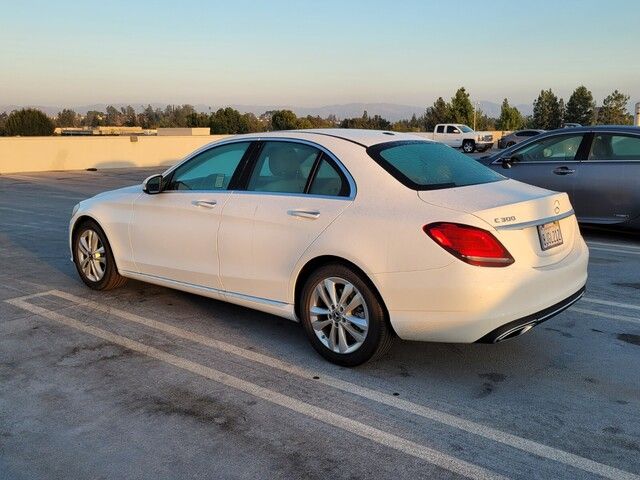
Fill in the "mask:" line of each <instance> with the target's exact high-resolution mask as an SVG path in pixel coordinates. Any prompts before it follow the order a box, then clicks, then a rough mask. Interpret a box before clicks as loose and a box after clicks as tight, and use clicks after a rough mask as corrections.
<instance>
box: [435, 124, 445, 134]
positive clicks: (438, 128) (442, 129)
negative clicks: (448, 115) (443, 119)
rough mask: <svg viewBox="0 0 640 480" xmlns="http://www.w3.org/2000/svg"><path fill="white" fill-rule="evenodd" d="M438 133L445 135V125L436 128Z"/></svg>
mask: <svg viewBox="0 0 640 480" xmlns="http://www.w3.org/2000/svg"><path fill="white" fill-rule="evenodd" d="M436 133H444V125H438V126H437V127H436Z"/></svg>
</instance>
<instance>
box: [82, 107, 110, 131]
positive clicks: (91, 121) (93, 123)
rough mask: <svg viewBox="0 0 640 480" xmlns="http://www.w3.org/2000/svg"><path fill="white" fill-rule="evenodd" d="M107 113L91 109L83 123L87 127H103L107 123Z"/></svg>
mask: <svg viewBox="0 0 640 480" xmlns="http://www.w3.org/2000/svg"><path fill="white" fill-rule="evenodd" d="M106 117H107V116H106V114H105V113H104V112H98V111H97V110H89V111H88V112H87V114H86V115H85V116H84V118H83V119H82V122H81V123H82V125H84V126H86V127H93V128H95V127H101V126H104V125H105V118H106Z"/></svg>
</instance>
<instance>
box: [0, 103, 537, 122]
mask: <svg viewBox="0 0 640 480" xmlns="http://www.w3.org/2000/svg"><path fill="white" fill-rule="evenodd" d="M107 105H113V106H114V107H116V108H121V107H126V106H127V105H131V106H132V107H134V108H135V109H136V111H138V112H140V111H142V110H143V109H144V108H145V107H146V106H147V104H141V103H135V104H134V103H111V104H108V103H96V104H93V105H72V106H63V107H60V106H43V105H0V112H11V111H12V110H16V109H19V108H23V107H33V108H37V109H39V110H42V111H43V112H45V113H46V114H47V115H51V116H55V115H57V114H58V112H59V111H60V110H62V109H63V108H72V109H73V110H75V111H76V112H78V113H80V114H83V115H84V114H85V113H87V112H88V111H89V110H97V111H99V112H104V111H105V110H106V108H107ZM166 105H167V104H166V103H151V106H152V107H153V108H158V107H159V108H164V107H165V106H166ZM479 105H480V109H481V110H482V111H483V112H484V113H485V114H486V115H488V116H489V117H496V118H497V117H498V116H500V104H499V103H495V102H489V101H481V102H479ZM227 106H229V107H233V108H235V109H236V110H238V111H240V112H242V113H245V112H249V113H253V114H255V115H260V114H262V113H264V112H266V111H268V110H281V109H285V108H286V109H289V110H292V111H294V112H295V113H296V115H298V116H301V117H304V116H307V115H314V116H315V115H320V116H321V117H327V116H329V115H335V116H336V117H337V118H338V119H343V118H351V117H359V116H361V115H362V113H363V112H364V111H365V110H366V111H367V114H368V115H370V116H371V115H380V116H381V117H383V118H386V119H387V120H389V121H392V122H395V121H397V120H402V119H405V118H411V116H412V115H414V114H415V115H418V116H419V115H422V114H423V113H424V111H425V108H426V107H427V106H424V107H417V106H412V105H401V104H396V103H345V104H339V105H325V106H322V107H296V106H293V105H211V106H209V105H204V104H197V105H194V108H195V109H196V110H197V111H199V112H208V111H209V109H211V110H214V111H215V110H217V109H218V108H221V107H227ZM516 107H517V108H518V110H520V113H522V114H523V115H531V113H532V111H533V108H532V106H531V105H527V104H520V105H516Z"/></svg>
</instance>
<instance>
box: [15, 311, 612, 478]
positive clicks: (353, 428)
mask: <svg viewBox="0 0 640 480" xmlns="http://www.w3.org/2000/svg"><path fill="white" fill-rule="evenodd" d="M6 302H8V303H10V304H12V305H14V306H16V307H19V308H22V309H24V310H27V311H29V312H31V313H33V314H36V315H39V316H41V317H44V318H47V319H49V320H52V321H54V322H57V323H60V324H62V325H65V326H67V327H71V328H74V329H76V330H79V331H81V332H83V333H87V334H89V335H93V336H94V337H98V338H101V339H103V340H106V341H108V342H111V343H113V344H116V345H120V346H122V347H124V348H127V349H129V350H132V351H134V352H138V353H141V354H143V355H147V356H149V357H151V358H155V359H156V360H160V361H161V362H164V363H167V364H170V365H173V366H175V367H178V368H181V369H183V370H186V371H188V372H191V373H195V374H196V375H200V376H202V377H205V378H208V379H209V380H213V381H214V382H217V383H220V384H222V385H226V386H227V387H230V388H233V389H236V390H240V391H242V392H245V393H248V394H249V395H253V396H255V397H257V398H260V399H262V400H265V401H267V402H271V403H273V404H275V405H279V406H281V407H284V408H287V409H289V410H292V411H294V412H297V413H300V414H302V415H305V416H307V417H310V418H313V419H315V420H318V421H321V422H323V423H326V424H328V425H331V426H334V427H336V428H339V429H341V430H344V431H346V432H349V433H353V434H355V435H358V436H360V437H362V438H366V439H368V440H371V441H373V442H375V443H378V444H380V445H383V446H385V447H388V448H392V449H394V450H397V451H399V452H402V453H406V454H408V455H411V456H413V457H416V458H419V459H421V460H424V461H427V462H429V463H431V464H433V465H436V466H438V467H440V468H443V469H446V470H449V471H451V472H454V473H457V474H459V475H462V476H465V477H468V478H472V479H506V477H503V476H502V475H499V474H497V473H494V472H491V471H489V470H487V469H485V468H482V467H479V466H477V465H473V464H471V463H468V462H465V461H464V460H460V459H458V458H455V457H451V456H449V455H447V454H445V453H442V452H439V451H437V450H434V449H431V448H429V447H426V446H424V445H421V444H418V443H415V442H412V441H410V440H407V439H405V438H402V437H399V436H397V435H393V434H391V433H388V432H385V431H383V430H379V429H377V428H375V427H372V426H370V425H367V424H364V423H361V422H358V421H356V420H352V419H350V418H347V417H343V416H342V415H338V414H336V413H333V412H330V411H328V410H325V409H323V408H320V407H317V406H315V405H311V404H309V403H305V402H302V401H300V400H297V399H295V398H292V397H288V396H287V395H284V394H282V393H279V392H275V391H273V390H269V389H267V388H264V387H261V386H259V385H256V384H254V383H251V382H247V381H246V380H242V379H240V378H237V377H234V376H232V375H228V374H226V373H223V372H220V371H218V370H215V369H213V368H210V367H207V366H205V365H201V364H199V363H196V362H192V361H190V360H187V359H186V358H182V357H178V356H176V355H172V354H170V353H167V352H164V351H162V350H159V349H157V348H154V347H151V346H149V345H145V344H144V343H140V342H137V341H135V340H132V339H130V338H127V337H123V336H120V335H116V334H114V333H112V332H109V331H107V330H102V329H100V328H97V327H93V326H91V325H87V324H85V323H83V322H79V321H78V320H75V319H73V318H70V317H67V316H65V315H62V314H60V313H58V312H55V311H52V310H47V309H45V308H41V307H38V306H36V305H32V304H30V303H28V302H26V301H24V300H21V299H11V300H6ZM619 478H620V477H619Z"/></svg>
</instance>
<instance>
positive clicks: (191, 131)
mask: <svg viewBox="0 0 640 480" xmlns="http://www.w3.org/2000/svg"><path fill="white" fill-rule="evenodd" d="M156 132H157V134H158V136H165V135H183V136H184V135H209V134H210V133H211V129H210V128H209V127H195V128H158V129H157V130H156Z"/></svg>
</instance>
